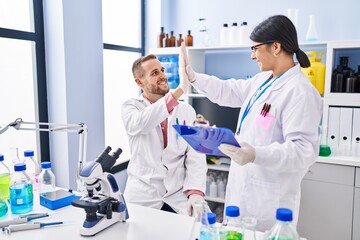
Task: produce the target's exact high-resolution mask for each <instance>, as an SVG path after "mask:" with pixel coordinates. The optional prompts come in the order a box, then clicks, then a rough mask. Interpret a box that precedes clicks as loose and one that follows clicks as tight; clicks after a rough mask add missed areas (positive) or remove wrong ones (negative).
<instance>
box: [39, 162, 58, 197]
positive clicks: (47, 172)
mask: <svg viewBox="0 0 360 240" xmlns="http://www.w3.org/2000/svg"><path fill="white" fill-rule="evenodd" d="M41 168H42V170H41V173H40V177H39V193H40V194H46V193H49V192H53V191H55V190H56V188H55V175H54V173H53V172H52V171H51V162H49V161H47V162H42V163H41Z"/></svg>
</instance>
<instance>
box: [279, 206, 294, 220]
mask: <svg viewBox="0 0 360 240" xmlns="http://www.w3.org/2000/svg"><path fill="white" fill-rule="evenodd" d="M276 219H277V220H280V221H284V222H291V221H292V220H293V216H292V211H291V210H290V209H288V208H278V209H277V210H276Z"/></svg>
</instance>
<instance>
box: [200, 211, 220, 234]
mask: <svg viewBox="0 0 360 240" xmlns="http://www.w3.org/2000/svg"><path fill="white" fill-rule="evenodd" d="M215 223H216V214H215V213H212V212H208V213H207V214H203V215H202V217H201V227H200V238H199V239H200V240H217V236H218V234H217V230H216V226H215Z"/></svg>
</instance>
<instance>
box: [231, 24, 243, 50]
mask: <svg viewBox="0 0 360 240" xmlns="http://www.w3.org/2000/svg"><path fill="white" fill-rule="evenodd" d="M239 30H240V29H239V27H238V25H237V23H236V22H234V23H233V24H232V25H231V27H230V30H229V32H230V33H229V35H230V45H231V46H236V45H239V36H240V31H239Z"/></svg>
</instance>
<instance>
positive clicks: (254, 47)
mask: <svg viewBox="0 0 360 240" xmlns="http://www.w3.org/2000/svg"><path fill="white" fill-rule="evenodd" d="M272 43H274V42H263V43H259V44H256V45H254V46H251V47H250V48H251V51H252V52H254V51H255V50H256V49H257V48H258V47H260V46H262V45H265V44H272Z"/></svg>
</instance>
